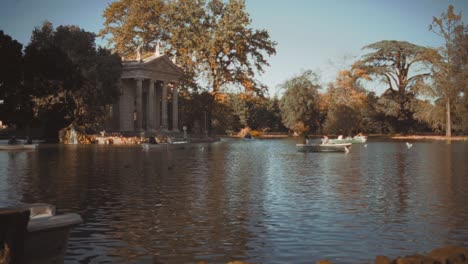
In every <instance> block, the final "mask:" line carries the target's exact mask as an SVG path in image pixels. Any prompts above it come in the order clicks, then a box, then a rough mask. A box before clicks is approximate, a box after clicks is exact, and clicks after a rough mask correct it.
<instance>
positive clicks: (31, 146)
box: [0, 143, 37, 150]
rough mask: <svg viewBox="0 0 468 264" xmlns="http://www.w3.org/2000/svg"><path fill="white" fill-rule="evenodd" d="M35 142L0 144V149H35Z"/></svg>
mask: <svg viewBox="0 0 468 264" xmlns="http://www.w3.org/2000/svg"><path fill="white" fill-rule="evenodd" d="M36 148H37V144H22V143H20V144H0V150H35V149H36Z"/></svg>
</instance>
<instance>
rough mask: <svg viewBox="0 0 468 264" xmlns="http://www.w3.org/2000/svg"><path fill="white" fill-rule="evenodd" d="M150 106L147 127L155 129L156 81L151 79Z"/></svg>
mask: <svg viewBox="0 0 468 264" xmlns="http://www.w3.org/2000/svg"><path fill="white" fill-rule="evenodd" d="M147 101H148V107H147V111H146V127H147V130H148V131H154V121H155V118H154V101H155V100H154V81H153V80H149V86H148V99H147Z"/></svg>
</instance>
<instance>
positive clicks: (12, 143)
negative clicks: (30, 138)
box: [8, 136, 20, 145]
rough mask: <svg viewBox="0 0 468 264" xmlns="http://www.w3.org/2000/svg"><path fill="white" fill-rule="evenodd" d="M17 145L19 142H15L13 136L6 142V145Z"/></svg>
mask: <svg viewBox="0 0 468 264" xmlns="http://www.w3.org/2000/svg"><path fill="white" fill-rule="evenodd" d="M19 143H20V142H19V140H17V139H16V137H15V136H12V137H11V138H10V140H8V145H17V144H19Z"/></svg>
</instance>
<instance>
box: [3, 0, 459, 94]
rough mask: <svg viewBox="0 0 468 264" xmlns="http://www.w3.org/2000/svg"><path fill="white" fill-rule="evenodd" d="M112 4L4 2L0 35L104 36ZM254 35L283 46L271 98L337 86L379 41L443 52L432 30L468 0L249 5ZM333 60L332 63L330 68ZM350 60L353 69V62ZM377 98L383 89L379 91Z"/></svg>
mask: <svg viewBox="0 0 468 264" xmlns="http://www.w3.org/2000/svg"><path fill="white" fill-rule="evenodd" d="M110 2H111V0H106V1H102V0H1V2H0V30H3V31H4V32H5V33H6V34H8V35H10V36H12V37H13V38H14V39H16V40H18V41H19V42H21V43H22V44H23V45H26V44H27V43H28V42H29V39H30V36H31V32H32V30H33V29H34V27H36V26H40V25H41V23H42V22H43V21H44V20H49V21H51V22H52V23H53V24H54V26H58V25H78V26H80V27H81V28H83V29H85V30H87V31H92V32H98V31H99V29H101V28H102V25H103V18H102V13H103V11H104V9H105V7H106V6H107V5H108V3H110ZM246 3H247V9H248V12H249V13H250V17H251V19H252V24H253V26H254V27H255V28H259V29H260V28H261V29H267V30H268V31H269V33H270V36H271V38H272V39H273V40H275V41H276V42H278V46H277V55H275V56H273V57H271V58H270V64H271V66H270V67H268V68H266V69H265V73H264V74H263V75H261V76H259V78H258V79H259V80H260V81H262V82H263V83H265V84H266V85H268V87H269V88H270V95H273V94H275V93H276V92H277V89H276V87H277V85H278V84H280V83H282V82H284V81H285V80H286V79H288V78H290V77H292V76H294V75H296V74H298V73H299V72H300V71H301V70H304V69H312V70H314V71H317V72H319V73H320V75H321V76H322V81H323V83H326V82H328V81H331V80H333V78H334V76H335V74H336V72H337V68H336V67H339V65H342V64H343V63H342V62H343V57H344V56H345V55H347V56H359V55H362V54H363V51H362V50H361V48H362V47H363V46H365V45H368V44H370V43H373V42H376V41H380V40H406V41H409V42H412V43H414V44H418V45H423V46H433V47H434V46H439V45H440V44H441V43H442V40H441V39H440V37H438V36H437V35H435V34H434V33H432V32H429V31H428V26H429V24H430V23H431V22H432V17H433V16H439V15H440V14H441V13H442V12H444V11H445V10H446V9H447V6H448V5H449V4H452V5H454V7H455V10H456V11H457V12H459V11H461V12H462V13H463V15H464V19H463V20H464V22H465V23H468V22H467V21H468V0H391V1H390V0H289V1H286V0H247V1H246ZM331 61H333V62H334V63H330V62H331ZM352 61H353V59H348V60H347V62H348V63H349V62H352ZM377 91H378V90H377Z"/></svg>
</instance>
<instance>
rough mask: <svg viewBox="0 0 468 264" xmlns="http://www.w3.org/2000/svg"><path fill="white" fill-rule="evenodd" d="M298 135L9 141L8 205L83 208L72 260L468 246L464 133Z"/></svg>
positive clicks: (319, 254)
mask: <svg viewBox="0 0 468 264" xmlns="http://www.w3.org/2000/svg"><path fill="white" fill-rule="evenodd" d="M295 143H296V142H294V141H293V140H252V141H241V140H223V141H221V142H218V143H215V144H195V145H192V146H190V147H188V148H186V149H180V150H167V149H159V150H147V151H143V150H142V149H141V148H140V147H139V146H133V147H123V146H112V145H109V146H80V145H75V146H73V145H66V146H59V145H43V146H41V147H40V148H39V150H38V151H35V152H0V205H14V204H15V203H18V202H46V203H51V204H55V205H56V206H57V208H58V211H59V212H71V211H73V212H78V213H80V214H81V215H82V217H83V219H84V224H82V225H81V226H79V227H77V228H75V229H74V230H73V232H72V234H71V238H70V241H69V247H68V252H67V262H72V263H73V262H92V261H94V262H128V263H132V262H134V263H141V262H143V263H145V262H147V263H153V262H155V263H157V262H158V261H159V262H163V263H181V262H196V261H200V260H204V261H208V262H211V263H219V262H227V261H229V260H244V261H250V262H263V263H285V262H294V263H313V262H314V261H316V260H318V259H324V258H325V259H330V260H332V261H335V262H336V263H347V262H351V263H356V262H365V261H371V260H373V259H374V257H375V256H376V255H387V256H390V257H396V256H399V255H405V254H406V255H407V254H414V253H424V252H428V251H430V250H431V249H433V248H434V247H438V246H442V245H446V244H458V245H461V246H465V247H466V246H468V222H467V221H466V219H468V204H467V203H466V201H468V177H467V176H468V175H467V173H466V172H467V171H468V169H467V167H468V166H467V164H466V163H467V162H466V157H467V154H468V144H467V143H465V142H454V143H451V144H446V143H445V142H415V143H414V145H413V147H412V148H411V149H408V148H407V147H406V146H405V144H404V142H399V141H377V140H376V141H372V140H371V141H370V142H368V147H367V148H365V147H364V146H363V145H353V146H352V150H351V152H350V153H348V154H343V153H327V154H324V153H300V152H297V151H296V149H295Z"/></svg>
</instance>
